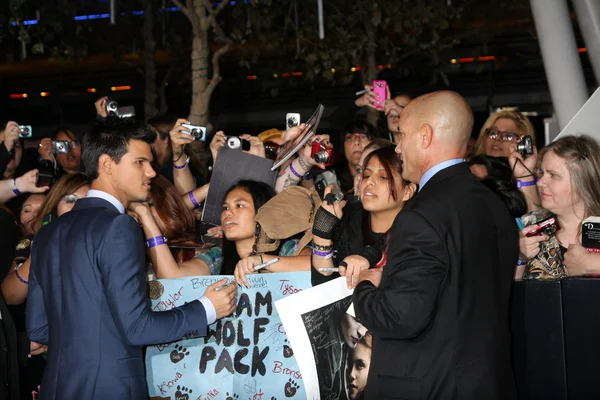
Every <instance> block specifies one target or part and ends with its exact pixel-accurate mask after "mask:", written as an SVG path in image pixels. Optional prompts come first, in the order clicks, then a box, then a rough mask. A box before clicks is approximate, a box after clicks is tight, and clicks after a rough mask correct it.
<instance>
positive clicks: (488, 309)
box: [353, 163, 518, 400]
mask: <svg viewBox="0 0 600 400" xmlns="http://www.w3.org/2000/svg"><path fill="white" fill-rule="evenodd" d="M517 252H518V233H517V227H516V224H515V222H514V220H513V218H512V217H511V216H510V215H509V213H508V210H507V208H506V206H505V205H504V203H503V202H502V201H501V200H500V198H499V197H498V196H497V195H495V194H494V193H492V192H491V191H490V190H489V189H488V188H487V187H485V186H484V185H483V184H482V183H480V182H479V181H478V180H477V178H476V177H475V176H474V175H472V174H471V172H470V171H469V167H468V165H467V164H466V163H461V164H458V165H455V166H452V167H449V168H446V169H444V170H442V171H440V172H438V173H437V174H436V175H434V176H433V178H432V179H431V180H430V181H429V182H427V183H426V184H425V185H424V187H423V188H422V189H421V191H420V192H419V193H418V194H417V195H416V197H415V198H414V200H412V201H410V202H409V203H408V204H407V205H406V206H405V208H404V209H403V210H402V211H401V212H400V213H399V214H398V217H397V218H396V220H395V221H394V225H393V228H392V237H391V240H390V244H389V256H388V262H387V265H386V266H385V267H384V269H383V277H382V281H381V285H380V287H379V288H376V287H375V286H373V284H372V283H371V282H369V281H365V282H361V283H360V284H359V285H357V287H356V290H355V292H354V296H353V299H354V306H355V310H356V314H357V316H358V317H359V318H360V319H362V320H363V321H364V322H365V325H366V326H367V328H368V329H369V330H370V331H371V332H372V334H373V353H372V359H371V366H370V370H369V377H368V382H367V389H366V390H367V391H366V398H367V399H378V400H379V399H442V400H448V399H459V400H465V399H473V400H483V399H485V400H494V399H498V400H500V399H502V400H506V399H513V398H516V394H515V384H514V378H513V372H512V369H511V364H510V348H509V347H510V341H509V319H508V311H509V294H510V286H511V282H512V275H513V269H514V265H515V260H516V259H517Z"/></svg>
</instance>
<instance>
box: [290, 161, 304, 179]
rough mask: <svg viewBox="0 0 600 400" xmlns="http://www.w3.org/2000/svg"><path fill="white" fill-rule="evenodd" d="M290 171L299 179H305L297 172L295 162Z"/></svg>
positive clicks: (292, 163)
mask: <svg viewBox="0 0 600 400" xmlns="http://www.w3.org/2000/svg"><path fill="white" fill-rule="evenodd" d="M290 171H292V174H294V175H296V176H297V177H298V178H300V179H302V178H304V177H303V176H302V175H300V174H299V173H298V172H296V170H295V169H294V162H293V161H292V162H291V163H290Z"/></svg>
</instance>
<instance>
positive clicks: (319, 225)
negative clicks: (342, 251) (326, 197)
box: [312, 207, 340, 240]
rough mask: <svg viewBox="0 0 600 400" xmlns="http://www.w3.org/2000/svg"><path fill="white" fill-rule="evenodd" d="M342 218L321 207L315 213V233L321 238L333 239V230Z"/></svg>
mask: <svg viewBox="0 0 600 400" xmlns="http://www.w3.org/2000/svg"><path fill="white" fill-rule="evenodd" d="M339 221H340V219H339V218H338V217H336V216H335V215H333V214H332V213H330V212H329V211H327V210H325V209H324V208H323V207H319V209H318V210H317V214H315V223H314V224H313V229H312V232H313V235H315V236H316V237H319V238H321V239H328V240H331V238H332V237H333V231H334V229H335V227H336V226H337V224H338V222H339Z"/></svg>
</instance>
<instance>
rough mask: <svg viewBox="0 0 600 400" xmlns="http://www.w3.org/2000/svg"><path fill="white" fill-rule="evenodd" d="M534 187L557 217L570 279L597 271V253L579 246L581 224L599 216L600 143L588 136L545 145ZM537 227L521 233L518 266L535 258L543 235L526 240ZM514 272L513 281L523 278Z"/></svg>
mask: <svg viewBox="0 0 600 400" xmlns="http://www.w3.org/2000/svg"><path fill="white" fill-rule="evenodd" d="M539 160H540V169H539V176H540V177H539V179H538V180H537V188H538V190H539V192H540V199H541V206H542V207H543V208H544V209H546V210H548V211H550V212H552V213H553V214H554V215H556V219H557V222H558V230H557V231H556V233H555V236H556V239H557V240H558V243H559V244H560V249H561V251H562V253H563V255H564V264H565V267H566V268H567V271H568V273H569V275H570V276H577V275H586V274H594V273H598V272H600V254H594V253H589V252H588V251H587V250H586V249H585V248H583V247H582V246H581V229H582V226H581V225H582V221H583V220H584V219H586V218H588V217H590V216H600V185H598V182H600V144H598V142H597V141H596V140H594V139H593V138H591V137H589V136H585V135H584V136H566V137H563V138H561V139H558V140H556V141H554V142H553V143H551V144H550V145H548V146H546V147H545V148H544V149H542V151H541V152H540V155H539ZM538 227H539V225H531V226H528V227H526V228H524V229H522V230H521V232H520V242H519V248H520V259H521V260H522V261H521V262H520V264H523V263H524V262H527V261H528V260H530V259H532V258H534V257H536V256H537V255H538V253H539V252H540V243H541V242H543V241H545V240H548V239H549V236H548V235H546V234H539V235H536V236H532V237H528V236H527V234H528V233H530V232H532V231H535V230H537V229H538ZM523 270H524V266H520V267H519V268H518V269H517V274H516V278H517V279H519V278H520V277H521V276H522V275H523Z"/></svg>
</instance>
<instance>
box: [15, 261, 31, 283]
mask: <svg viewBox="0 0 600 400" xmlns="http://www.w3.org/2000/svg"><path fill="white" fill-rule="evenodd" d="M21 265H23V264H19V265H18V266H17V267H16V268H15V275H16V276H17V279H18V280H19V281H21V283H23V284H25V285H29V281H26V280H25V279H23V278H21V275H19V268H21Z"/></svg>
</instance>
